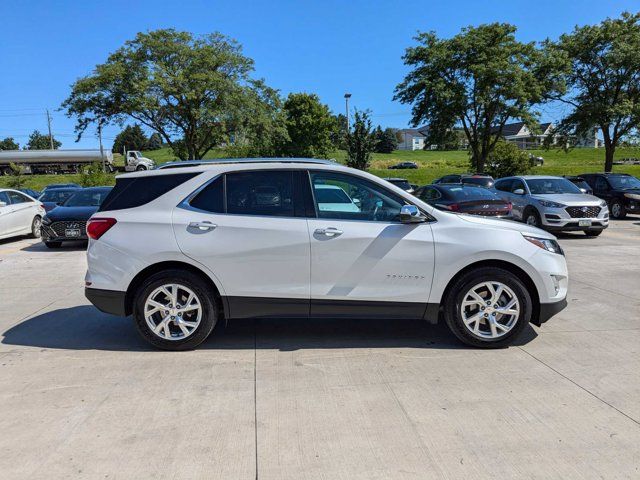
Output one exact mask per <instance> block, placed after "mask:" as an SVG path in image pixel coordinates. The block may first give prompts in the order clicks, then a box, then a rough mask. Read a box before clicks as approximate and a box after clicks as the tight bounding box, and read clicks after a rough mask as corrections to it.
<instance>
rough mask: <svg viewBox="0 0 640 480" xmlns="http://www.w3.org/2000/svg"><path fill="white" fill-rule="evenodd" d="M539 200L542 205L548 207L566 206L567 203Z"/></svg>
mask: <svg viewBox="0 0 640 480" xmlns="http://www.w3.org/2000/svg"><path fill="white" fill-rule="evenodd" d="M538 202H540V205H542V206H543V207H547V208H564V207H566V205H563V204H561V203H556V202H548V201H546V200H538Z"/></svg>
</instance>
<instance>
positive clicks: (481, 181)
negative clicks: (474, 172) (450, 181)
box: [462, 177, 493, 188]
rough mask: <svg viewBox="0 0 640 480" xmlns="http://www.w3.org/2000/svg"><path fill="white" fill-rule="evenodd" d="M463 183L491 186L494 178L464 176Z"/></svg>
mask: <svg viewBox="0 0 640 480" xmlns="http://www.w3.org/2000/svg"><path fill="white" fill-rule="evenodd" d="M462 183H470V184H473V185H480V186H481V187H486V188H490V187H492V186H493V179H491V178H487V177H462Z"/></svg>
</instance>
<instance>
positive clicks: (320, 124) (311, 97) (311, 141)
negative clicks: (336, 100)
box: [283, 93, 336, 158]
mask: <svg viewBox="0 0 640 480" xmlns="http://www.w3.org/2000/svg"><path fill="white" fill-rule="evenodd" d="M284 112H285V117H286V120H285V122H286V127H287V134H288V136H289V142H288V143H287V145H286V146H285V148H284V149H283V153H284V154H285V155H287V156H291V157H322V158H326V157H327V156H328V155H329V152H330V151H331V148H332V146H333V145H332V142H331V135H332V133H333V132H334V131H335V128H336V127H335V119H334V117H333V115H331V111H330V110H329V107H328V106H327V105H324V104H322V103H321V102H320V99H319V98H318V96H317V95H315V94H308V93H291V94H289V96H288V97H287V100H286V101H285V102H284Z"/></svg>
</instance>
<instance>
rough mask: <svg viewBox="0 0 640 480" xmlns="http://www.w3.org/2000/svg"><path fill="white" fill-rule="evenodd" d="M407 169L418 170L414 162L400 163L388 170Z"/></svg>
mask: <svg viewBox="0 0 640 480" xmlns="http://www.w3.org/2000/svg"><path fill="white" fill-rule="evenodd" d="M409 168H418V164H417V163H416V162H400V163H396V164H395V165H391V166H390V167H389V170H405V169H409Z"/></svg>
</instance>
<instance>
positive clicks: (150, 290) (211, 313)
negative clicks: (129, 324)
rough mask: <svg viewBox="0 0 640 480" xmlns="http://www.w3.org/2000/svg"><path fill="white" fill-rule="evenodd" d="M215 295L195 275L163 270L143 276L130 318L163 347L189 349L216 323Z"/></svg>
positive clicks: (199, 342) (150, 339) (145, 335)
mask: <svg viewBox="0 0 640 480" xmlns="http://www.w3.org/2000/svg"><path fill="white" fill-rule="evenodd" d="M216 312H217V308H216V301H215V295H214V293H213V292H212V291H211V288H210V287H209V286H208V285H207V283H206V282H204V281H203V280H202V279H201V278H200V277H199V276H197V275H194V274H193V273H191V272H188V271H184V270H165V271H162V272H159V273H156V274H154V275H152V276H150V277H149V278H148V279H146V280H145V281H144V282H143V283H142V285H140V287H139V288H138V290H137V292H136V296H135V299H134V309H133V318H134V320H135V323H136V326H137V327H138V331H139V332H140V334H141V335H142V336H143V338H144V339H145V340H146V341H148V342H149V343H151V344H152V345H154V346H155V347H158V348H161V349H164V350H189V349H192V348H195V347H197V346H198V345H200V344H201V343H202V342H204V341H205V340H206V338H207V337H208V336H209V334H210V333H211V331H212V330H213V328H214V327H215V325H216V322H217V314H216Z"/></svg>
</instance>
